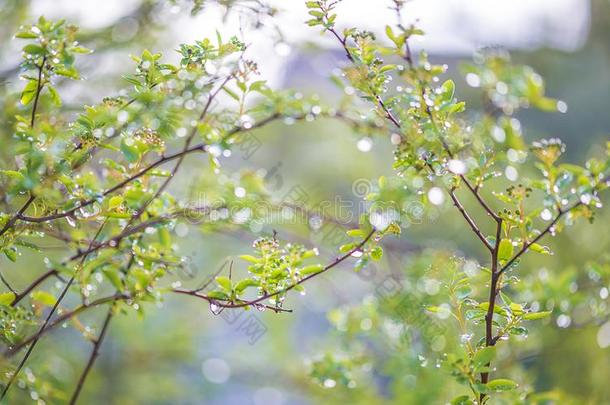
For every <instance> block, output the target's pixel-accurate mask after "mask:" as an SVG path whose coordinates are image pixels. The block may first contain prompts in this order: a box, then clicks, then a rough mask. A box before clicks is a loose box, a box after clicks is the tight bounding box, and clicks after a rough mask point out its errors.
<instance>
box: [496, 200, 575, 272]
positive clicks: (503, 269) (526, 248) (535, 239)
mask: <svg viewBox="0 0 610 405" xmlns="http://www.w3.org/2000/svg"><path fill="white" fill-rule="evenodd" d="M580 205H582V202H580V201H578V202H577V203H576V204H574V205H572V206H571V207H570V208H568V209H567V210H561V209H559V213H558V214H557V216H556V217H555V219H553V221H551V223H550V224H549V225H548V226H547V227H546V228H545V229H544V230H543V231H542V232H541V233H540V234H539V235H538V236H536V237H535V238H534V239H533V240H531V241H530V242H526V241H523V247H522V248H521V250H519V251H518V252H517V253H516V254H515V255H514V256H513V258H512V259H510V260H509V261H508V262H507V263H506V264H505V265H504V266H503V267H502V268H501V269H500V271H499V273H498V274H502V273H504V272H505V271H506V270H508V269H509V268H510V266H512V264H513V263H514V262H515V261H516V260H517V259H518V258H519V257H521V256H522V255H523V254H524V253H525V252H527V250H528V249H529V247H530V246H532V245H533V244H534V243H537V242H538V241H539V240H540V239H542V238H543V237H544V236H545V235H546V234H547V233H549V232H550V231H551V229H553V227H554V226H555V225H556V224H557V222H559V220H560V219H561V217H562V216H563V215H564V214H566V213H568V212H570V211H572V210H573V209H574V208H577V207H579V206H580Z"/></svg>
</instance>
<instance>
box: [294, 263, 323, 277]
mask: <svg viewBox="0 0 610 405" xmlns="http://www.w3.org/2000/svg"><path fill="white" fill-rule="evenodd" d="M323 269H324V266H322V265H321V264H313V265H311V266H305V267H303V268H302V269H300V270H299V273H301V275H302V276H306V275H308V274H314V273H319V272H320V271H322V270H323Z"/></svg>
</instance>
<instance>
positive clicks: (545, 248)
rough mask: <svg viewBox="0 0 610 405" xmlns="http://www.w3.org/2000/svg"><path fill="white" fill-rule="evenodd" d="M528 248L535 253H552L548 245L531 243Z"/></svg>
mask: <svg viewBox="0 0 610 405" xmlns="http://www.w3.org/2000/svg"><path fill="white" fill-rule="evenodd" d="M529 248H530V249H531V250H533V251H534V252H536V253H542V254H544V255H552V254H553V252H551V249H550V248H549V247H548V246H542V245H539V244H537V243H532V244H531V245H530V246H529Z"/></svg>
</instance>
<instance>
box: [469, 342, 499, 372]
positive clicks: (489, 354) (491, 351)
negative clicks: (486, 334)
mask: <svg viewBox="0 0 610 405" xmlns="http://www.w3.org/2000/svg"><path fill="white" fill-rule="evenodd" d="M494 357H496V348H495V347H493V346H488V347H484V348H482V349H480V350H479V351H478V352H476V353H475V355H474V357H473V358H472V364H473V366H474V368H475V370H478V369H479V368H481V367H485V366H487V365H488V364H489V363H490V362H491V361H492V360H493V359H494Z"/></svg>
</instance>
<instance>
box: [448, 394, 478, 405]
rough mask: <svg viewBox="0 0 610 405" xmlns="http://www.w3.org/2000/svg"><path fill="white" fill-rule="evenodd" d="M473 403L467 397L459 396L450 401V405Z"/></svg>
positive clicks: (468, 404) (470, 404) (469, 404)
mask: <svg viewBox="0 0 610 405" xmlns="http://www.w3.org/2000/svg"><path fill="white" fill-rule="evenodd" d="M473 403H474V402H472V400H471V399H470V397H469V396H468V395H460V396H459V397H455V398H453V399H452V400H451V405H472V404H473Z"/></svg>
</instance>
